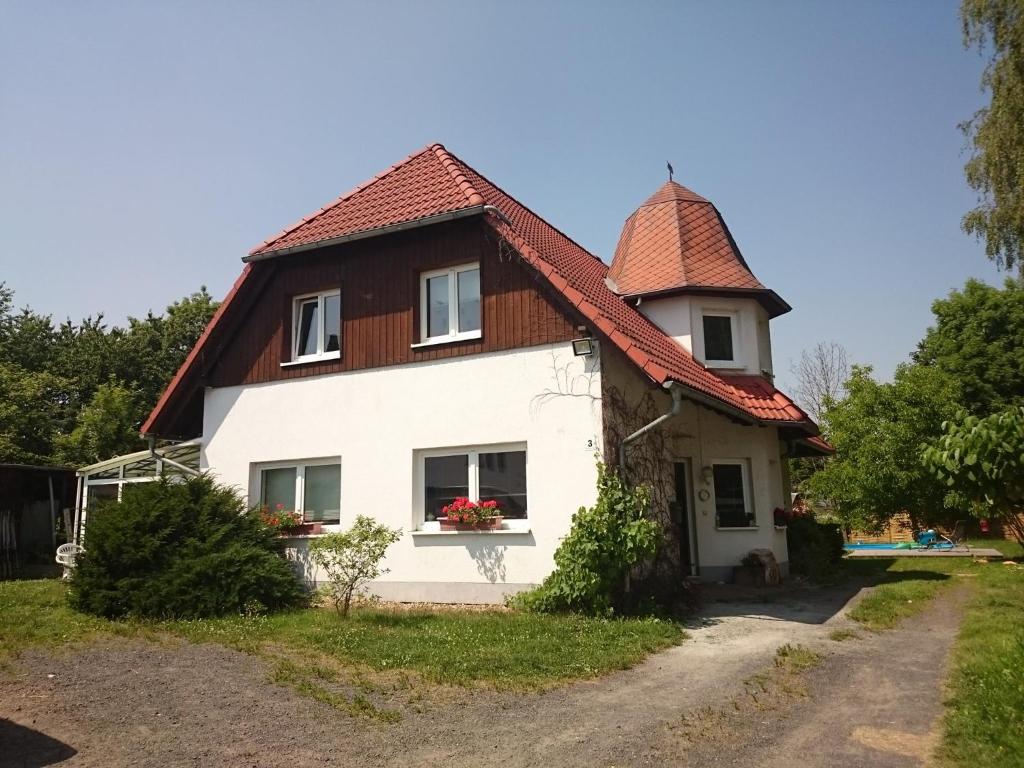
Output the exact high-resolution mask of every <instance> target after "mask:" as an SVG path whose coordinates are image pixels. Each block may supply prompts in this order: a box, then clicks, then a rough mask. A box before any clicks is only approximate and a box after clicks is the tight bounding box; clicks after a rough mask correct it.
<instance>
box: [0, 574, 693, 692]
mask: <svg viewBox="0 0 1024 768" xmlns="http://www.w3.org/2000/svg"><path fill="white" fill-rule="evenodd" d="M161 633H170V634H173V635H177V636H181V637H185V638H187V639H189V640H192V641H194V642H212V643H220V644H222V645H226V646H229V647H231V648H235V649H238V650H241V651H245V652H247V653H259V654H261V655H267V656H270V657H272V658H277V657H280V656H281V655H282V654H283V653H285V652H296V653H301V654H305V655H306V658H309V654H310V652H312V653H313V654H316V655H319V656H320V657H322V658H323V660H324V661H326V662H330V663H334V664H338V663H340V664H344V665H351V666H354V667H360V668H364V669H367V668H368V669H370V670H376V671H404V672H409V673H414V674H416V675H419V676H421V677H422V678H424V679H426V680H429V681H432V682H438V683H450V684H457V685H471V684H477V683H482V684H488V685H494V686H497V687H500V688H542V687H546V686H550V685H554V684H557V683H560V682H564V681H568V680H574V679H579V678H585V677H594V676H597V675H601V674H604V673H607V672H611V671H613V670H616V669H623V668H626V667H629V666H632V665H633V664H636V663H637V662H639V661H641V660H642V659H643V658H644V657H645V656H647V655H648V654H650V653H652V652H654V651H657V650H660V649H662V648H665V647H667V646H670V645H674V644H676V643H679V642H680V641H681V640H682V639H683V637H684V634H683V632H682V630H681V629H680V627H679V626H678V625H677V624H675V623H673V622H668V621H659V620H653V619H650V620H637V619H616V620H602V619H588V618H582V617H575V616H543V615H535V614H526V613H510V612H499V611H479V612H475V611H464V612H456V611H451V612H447V611H404V610H386V609H369V608H365V609H356V610H354V611H353V613H352V615H351V616H350V617H349V618H348V619H342V618H340V617H338V616H337V615H336V614H335V613H334V611H333V610H330V609H326V610H321V609H308V610H301V611H292V612H288V613H281V614H275V615H272V616H256V617H251V618H247V617H232V618H225V619H211V620H202V621H188V622H160V623H156V622H128V621H105V620H102V619H95V618H92V617H88V616H83V615H82V614H79V613H76V612H74V611H72V610H71V609H70V608H68V607H67V605H66V603H65V600H64V586H63V585H62V584H61V583H60V582H57V581H14V582H0V663H2V662H3V656H4V654H6V655H7V656H8V657H9V656H10V655H12V654H15V653H17V652H18V651H19V650H22V649H24V648H28V647H40V646H41V647H57V646H64V645H67V644H69V643H76V642H83V641H88V640H90V639H94V638H96V637H99V636H102V635H103V634H118V635H130V636H155V635H159V634H161ZM282 669H285V667H282ZM285 671H286V670H285ZM279 673H280V674H282V675H285V672H281V670H279ZM285 676H286V675H285Z"/></svg>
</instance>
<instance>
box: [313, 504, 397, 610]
mask: <svg viewBox="0 0 1024 768" xmlns="http://www.w3.org/2000/svg"><path fill="white" fill-rule="evenodd" d="M400 538H402V530H401V529H400V528H388V527H387V526H386V525H381V524H380V523H378V522H376V521H375V520H373V518H370V517H366V515H359V516H357V517H356V519H355V522H354V523H352V527H351V528H349V529H348V530H347V531H341V532H340V533H328V534H326V535H324V536H320V537H319V538H317V539H314V541H313V543H312V544H310V545H309V555H310V557H311V558H312V559H313V562H314V563H316V564H317V565H318V566H320V567H321V568H323V569H324V573H326V574H327V580H328V582H329V586H328V588H327V589H328V592H329V594H330V597H331V599H332V600H333V601H334V607H335V608H336V609H337V611H338V613H340V614H341V615H342V616H348V609H349V606H350V605H352V598H353V597H354V596H356V595H359V594H362V593H364V592H365V591H366V585H367V584H368V583H369V582H371V581H373V580H374V579H376V578H377V577H378V576H380V575H381V574H382V573H387V569H386V568H381V567H380V561H381V560H383V559H384V553H385V552H387V549H388V547H390V546H391V545H392V544H394V543H395V542H396V541H398V540H399V539H400Z"/></svg>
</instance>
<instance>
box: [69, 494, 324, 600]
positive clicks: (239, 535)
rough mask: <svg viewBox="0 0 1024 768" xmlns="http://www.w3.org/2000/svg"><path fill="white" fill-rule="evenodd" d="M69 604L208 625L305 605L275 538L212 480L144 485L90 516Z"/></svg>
mask: <svg viewBox="0 0 1024 768" xmlns="http://www.w3.org/2000/svg"><path fill="white" fill-rule="evenodd" d="M84 545H85V553H84V554H83V555H81V556H80V557H79V558H78V564H77V567H76V568H75V570H74V574H73V576H72V579H71V588H70V591H69V600H70V602H71V605H72V606H73V607H74V608H77V609H78V610H81V611H85V612H87V613H92V614H96V615H98V616H105V617H108V618H116V617H123V616H139V617H151V618H161V619H170V618H175V619H181V618H204V617H209V616H223V615H225V614H229V613H242V612H253V611H266V610H276V609H280V608H286V607H290V606H296V605H300V604H302V603H303V602H304V600H305V599H306V598H305V592H304V590H303V588H302V586H301V584H300V583H299V581H298V580H297V578H296V576H295V574H294V573H293V571H292V569H291V567H290V566H289V564H288V562H287V561H286V560H285V559H284V557H283V556H282V555H281V553H280V546H281V541H280V539H278V538H277V536H276V534H275V533H274V531H272V530H271V529H270V528H268V527H267V526H266V525H264V524H263V523H262V522H261V521H260V520H259V519H258V517H257V516H256V515H255V514H253V513H252V512H250V511H249V510H247V509H246V506H245V503H244V502H243V501H242V499H241V498H240V497H239V496H238V494H237V493H236V492H235V491H233V490H232V489H230V488H226V487H224V486H221V485H218V484H216V483H215V482H213V480H211V479H210V478H209V477H206V476H203V477H197V478H193V479H189V480H187V481H184V482H181V481H174V482H168V481H166V480H164V481H160V482H155V483H140V484H137V485H131V486H127V487H125V489H124V494H123V499H122V501H121V502H120V503H107V504H104V505H100V506H99V507H97V508H95V509H90V511H89V516H88V518H87V524H86V532H85V541H84Z"/></svg>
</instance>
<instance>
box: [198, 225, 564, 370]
mask: <svg viewBox="0 0 1024 768" xmlns="http://www.w3.org/2000/svg"><path fill="white" fill-rule="evenodd" d="M476 261H479V262H480V280H481V293H482V312H483V318H482V320H483V322H482V325H483V328H482V330H483V335H482V338H480V339H474V340H470V341H464V342H454V343H450V344H441V345H437V346H430V347H423V348H420V349H413V348H412V345H413V343H415V342H418V341H419V340H420V337H419V303H420V282H419V275H420V273H422V272H425V271H429V270H432V269H439V268H442V267H446V266H454V265H456V264H464V263H468V262H476ZM257 266H258V267H260V268H263V269H273V270H274V272H273V274H272V275H271V276H270V279H269V280H268V281H267V284H266V285H265V286H264V287H263V288H262V290H261V291H260V293H259V295H258V296H256V297H254V299H253V300H252V303H251V306H250V308H249V309H248V311H247V312H246V313H245V315H244V317H242V318H240V319H238V320H236V322H235V323H234V324H233V325H234V329H233V332H232V334H231V336H230V338H229V339H228V340H227V341H226V342H225V344H224V346H223V348H222V350H221V352H220V355H219V356H218V360H217V362H216V364H215V365H214V367H213V368H212V370H211V371H210V374H209V376H208V378H207V382H208V383H209V384H210V385H211V386H215V387H223V386H234V385H238V384H255V383H260V382H268V381H279V380H284V379H293V378H301V377H304V376H317V375H321V374H325V373H338V372H342V371H355V370H362V369H366V368H377V367H382V366H388V365H401V364H403V363H411V362H418V361H421V360H439V359H443V358H450V357H458V356H463V355H472V354H478V353H481V352H496V351H500V350H508V349H516V348H520V347H530V346H536V345H539V344H549V343H554V342H558V341H567V340H569V339H572V338H573V337H574V336H575V335H576V331H575V327H576V325H578V324H579V320H578V319H575V318H572V317H570V311H569V310H567V309H563V308H562V306H561V305H560V301H559V300H558V299H557V298H555V297H554V296H553V295H552V292H551V289H550V287H548V286H546V285H542V284H541V282H539V280H541V279H542V278H539V276H538V275H536V274H535V273H534V272H533V270H532V269H531V268H530V267H529V266H527V265H525V264H523V263H521V262H519V260H518V257H516V256H515V255H514V254H505V255H504V257H500V256H499V249H498V243H497V238H496V235H494V234H493V232H491V231H490V230H489V229H485V228H484V225H482V224H481V223H480V222H453V223H450V224H442V225H435V226H431V227H427V228H423V229H416V230H410V231H408V232H403V233H399V234H395V235H388V236H384V237H379V238H372V239H368V240H363V241H357V242H354V243H347V244H344V245H340V246H333V247H329V248H325V249H324V250H323V251H320V252H317V251H314V252H310V253H300V254H293V255H289V256H281V257H278V258H277V259H274V260H272V261H271V262H268V263H267V264H259V265H257ZM338 287H340V289H341V307H342V309H341V314H342V347H341V359H340V360H329V361H324V362H319V363H304V364H301V365H296V366H285V367H281V363H283V362H287V361H288V360H290V358H291V348H290V344H291V324H292V302H293V299H294V297H296V296H301V295H303V294H306V293H313V292H316V291H321V290H329V289H333V288H338Z"/></svg>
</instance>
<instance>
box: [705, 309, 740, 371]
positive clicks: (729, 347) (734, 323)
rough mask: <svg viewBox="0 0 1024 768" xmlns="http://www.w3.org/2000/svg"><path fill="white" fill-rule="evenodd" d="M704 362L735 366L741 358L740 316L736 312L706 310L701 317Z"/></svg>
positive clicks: (712, 364) (710, 364)
mask: <svg viewBox="0 0 1024 768" xmlns="http://www.w3.org/2000/svg"><path fill="white" fill-rule="evenodd" d="M701 324H702V330H703V334H704V364H705V365H708V366H714V365H723V366H727V367H734V366H735V365H736V364H737V360H738V359H739V333H738V325H739V323H738V318H737V316H736V313H735V312H725V311H706V312H704V313H703V317H702V319H701Z"/></svg>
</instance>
